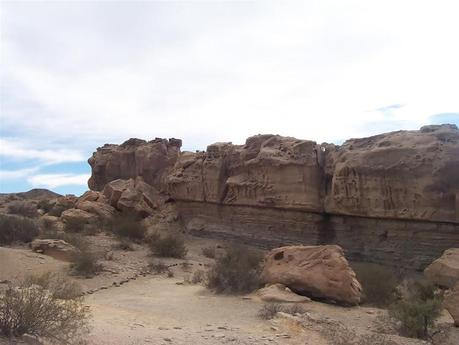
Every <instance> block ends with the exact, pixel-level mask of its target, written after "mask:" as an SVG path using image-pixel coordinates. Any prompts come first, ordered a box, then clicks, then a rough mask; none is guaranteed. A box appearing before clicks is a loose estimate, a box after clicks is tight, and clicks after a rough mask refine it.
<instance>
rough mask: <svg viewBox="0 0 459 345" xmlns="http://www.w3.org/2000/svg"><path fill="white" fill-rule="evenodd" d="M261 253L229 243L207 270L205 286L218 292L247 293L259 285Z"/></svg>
mask: <svg viewBox="0 0 459 345" xmlns="http://www.w3.org/2000/svg"><path fill="white" fill-rule="evenodd" d="M261 259H262V258H261V255H259V254H258V253H257V252H255V251H253V250H250V249H248V248H247V247H245V246H242V245H235V244H233V245H231V246H230V247H229V248H228V249H227V250H226V253H225V255H223V256H221V257H219V258H218V259H217V260H216V262H215V264H214V266H213V267H212V268H211V269H210V270H209V271H208V272H207V279H206V280H207V284H206V285H207V287H208V288H209V289H212V290H214V291H216V292H218V293H236V294H240V293H247V292H251V291H253V290H255V289H257V288H259V287H260V285H261V284H260V264H261Z"/></svg>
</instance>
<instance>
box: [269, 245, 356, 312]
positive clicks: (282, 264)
mask: <svg viewBox="0 0 459 345" xmlns="http://www.w3.org/2000/svg"><path fill="white" fill-rule="evenodd" d="M261 279H262V280H263V282H264V283H267V284H276V283H280V284H283V285H285V286H287V287H289V288H290V289H292V290H293V291H295V292H297V293H301V294H302V295H306V296H309V297H315V298H327V299H331V300H334V301H337V302H341V303H345V304H351V305H354V304H358V303H360V299H361V297H362V287H361V285H360V283H359V282H358V281H357V279H356V275H355V273H354V271H353V270H352V268H351V267H350V266H349V264H348V262H347V260H346V258H345V257H344V253H343V250H342V249H341V247H339V246H334V245H327V246H288V247H281V248H276V249H273V250H272V251H271V252H269V253H268V254H267V256H266V258H265V264H264V267H263V271H262V273H261Z"/></svg>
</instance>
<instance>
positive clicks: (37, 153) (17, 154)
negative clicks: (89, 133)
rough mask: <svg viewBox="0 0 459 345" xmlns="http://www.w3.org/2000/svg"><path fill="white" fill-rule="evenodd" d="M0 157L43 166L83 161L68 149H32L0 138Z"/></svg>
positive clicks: (17, 142)
mask: <svg viewBox="0 0 459 345" xmlns="http://www.w3.org/2000/svg"><path fill="white" fill-rule="evenodd" d="M0 156H2V157H6V158H10V159H14V160H38V161H40V162H42V163H44V164H58V163H66V162H81V161H85V160H86V158H85V157H84V155H83V154H82V153H81V152H79V151H75V150H68V149H65V148H64V149H52V150H46V149H34V148H30V147H27V146H25V145H24V144H23V143H21V142H20V141H19V140H17V139H16V140H11V139H2V138H0Z"/></svg>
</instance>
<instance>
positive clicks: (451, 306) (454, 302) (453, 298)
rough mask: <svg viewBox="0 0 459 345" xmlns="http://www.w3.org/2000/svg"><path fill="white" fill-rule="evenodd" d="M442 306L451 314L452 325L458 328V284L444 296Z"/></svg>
mask: <svg viewBox="0 0 459 345" xmlns="http://www.w3.org/2000/svg"><path fill="white" fill-rule="evenodd" d="M444 306H445V309H446V310H448V312H449V313H450V314H451V316H452V318H453V320H454V325H455V326H456V327H459V283H458V284H456V286H455V288H454V289H453V290H451V291H450V292H449V293H448V294H447V295H446V296H445V301H444Z"/></svg>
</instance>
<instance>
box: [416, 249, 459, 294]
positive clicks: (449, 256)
mask: <svg viewBox="0 0 459 345" xmlns="http://www.w3.org/2000/svg"><path fill="white" fill-rule="evenodd" d="M424 275H425V276H426V278H427V279H429V280H430V281H431V282H432V283H434V284H435V285H439V286H442V287H445V288H450V289H452V288H453V287H454V286H455V285H456V284H457V283H459V248H451V249H448V250H445V252H444V253H443V255H442V256H441V257H440V258H438V259H437V260H435V261H434V262H432V263H431V264H430V265H429V266H428V267H427V268H426V269H425V270H424Z"/></svg>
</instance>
